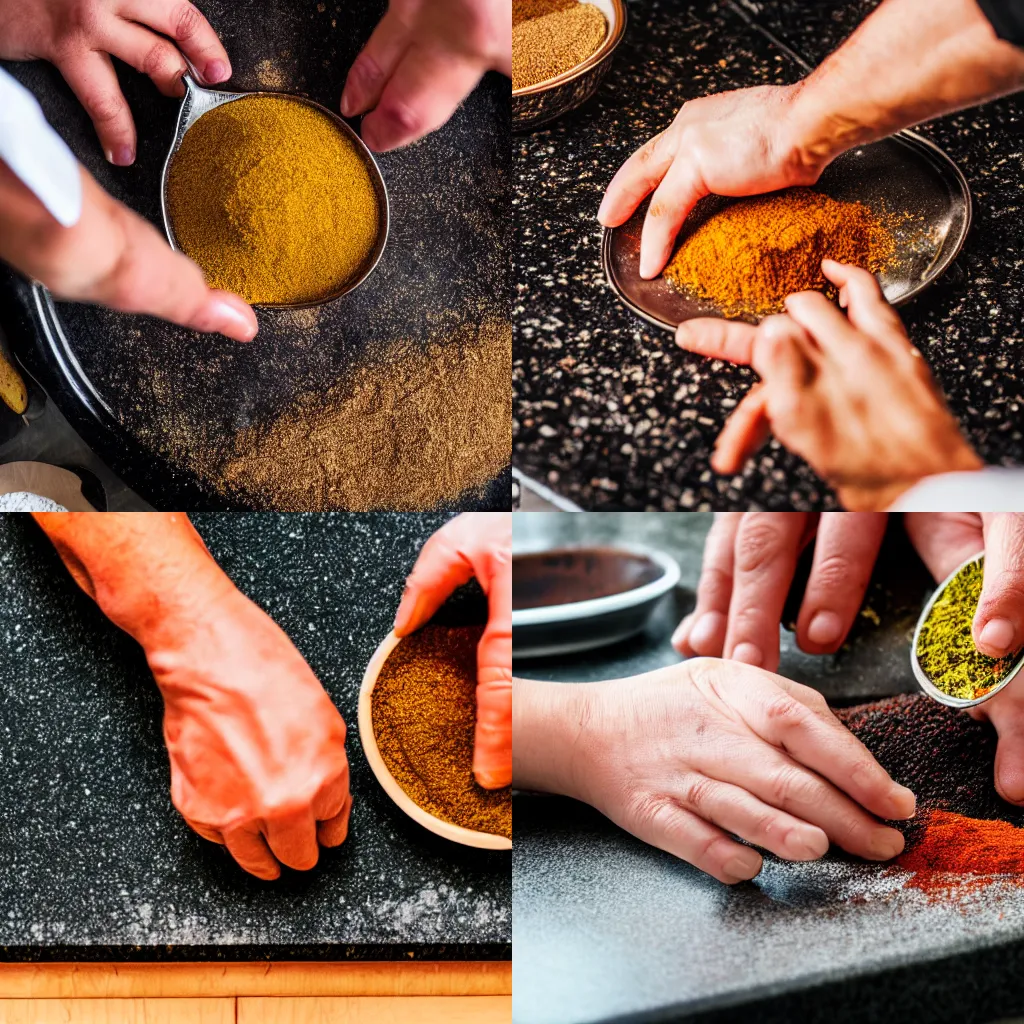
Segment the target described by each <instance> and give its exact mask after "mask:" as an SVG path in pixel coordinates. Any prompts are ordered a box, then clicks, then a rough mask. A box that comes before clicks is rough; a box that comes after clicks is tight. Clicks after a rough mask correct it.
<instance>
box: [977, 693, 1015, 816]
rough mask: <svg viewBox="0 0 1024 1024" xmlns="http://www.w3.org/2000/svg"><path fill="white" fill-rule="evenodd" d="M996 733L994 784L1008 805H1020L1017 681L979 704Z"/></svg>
mask: <svg viewBox="0 0 1024 1024" xmlns="http://www.w3.org/2000/svg"><path fill="white" fill-rule="evenodd" d="M982 707H984V708H985V712H984V716H985V717H987V718H988V719H989V721H990V722H991V723H992V725H993V726H994V727H995V730H996V732H997V733H998V735H999V742H998V744H997V746H996V764H995V783H996V791H997V792H998V793H999V795H1000V796H1001V797H1002V798H1003V799H1004V800H1006V801H1008V802H1009V803H1011V804H1024V696H1022V692H1021V690H1020V689H1019V684H1018V683H1017V682H1013V683H1010V685H1009V686H1008V687H1007V688H1006V689H1005V690H1004V691H1003V692H1002V693H998V694H996V696H995V697H993V698H992V699H991V700H990V701H988V702H987V703H986V704H984V705H982Z"/></svg>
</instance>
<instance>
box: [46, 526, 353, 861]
mask: <svg viewBox="0 0 1024 1024" xmlns="http://www.w3.org/2000/svg"><path fill="white" fill-rule="evenodd" d="M33 518H34V519H35V520H36V521H37V522H38V523H39V525H40V526H41V527H42V528H43V530H44V531H45V532H46V534H47V536H49V538H50V539H51V540H52V541H53V543H54V546H55V547H56V548H57V551H58V553H59V554H60V556H61V558H62V559H63V561H64V563H65V565H66V566H67V567H68V570H69V571H70V572H71V574H72V576H73V577H74V579H75V582H76V583H78V585H79V586H80V587H82V589H83V590H85V591H86V593H88V594H89V595H90V596H91V597H92V598H93V599H94V600H95V601H96V603H97V604H98V605H99V606H100V608H101V609H102V610H103V612H104V614H106V615H107V617H108V618H110V620H111V621H112V622H113V623H115V625H117V626H119V627H120V628H121V629H123V630H125V631H126V632H127V633H129V634H131V635H132V636H133V637H135V639H136V640H137V641H138V642H139V643H140V645H141V646H142V649H143V650H144V651H145V653H146V658H147V659H148V661H149V665H150V668H151V669H152V671H153V675H154V677H155V679H156V682H157V685H158V686H159V687H160V691H161V693H162V695H163V698H164V708H165V711H164V738H165V740H166V742H167V750H168V754H169V755H170V760H171V800H172V801H173V803H174V806H175V807H176V808H177V809H178V811H179V812H180V813H181V814H182V816H183V817H184V818H185V820H186V821H187V822H188V824H189V825H190V826H191V827H192V828H193V829H195V831H196V832H198V833H199V834H200V835H201V836H203V837H204V838H206V839H209V840H211V841H213V842H216V843H223V844H224V845H226V846H227V848H228V850H229V851H230V853H231V854H232V855H233V856H234V858H235V859H236V860H237V861H238V863H239V864H240V865H241V866H242V867H243V868H245V870H246V871H249V872H251V873H252V874H254V875H256V876H257V877H259V878H263V879H273V878H277V877H278V875H280V873H281V868H280V865H281V864H285V865H287V866H288V867H292V868H296V869H298V870H305V869H308V868H311V867H313V865H314V864H316V861H317V857H318V847H317V841H318V840H319V842H320V843H321V844H322V845H324V846H337V845H338V844H340V843H341V842H343V841H344V839H345V836H346V834H347V832H348V818H349V812H350V810H351V807H352V798H351V796H350V795H349V782H348V761H347V759H346V756H345V723H344V721H342V718H341V715H340V714H339V713H338V710H337V708H335V706H334V704H333V703H332V702H331V700H330V698H329V697H328V696H327V694H326V693H325V692H324V689H323V687H322V686H321V685H320V683H319V681H318V680H317V678H316V676H314V675H313V672H312V670H311V669H310V668H309V666H308V665H307V664H306V662H305V661H304V660H303V658H302V656H301V655H300V654H299V652H298V651H297V650H296V649H295V647H294V646H293V645H292V643H291V641H290V640H289V639H288V637H287V636H285V634H284V633H283V632H282V630H281V629H280V628H279V627H278V626H277V625H276V624H275V623H274V622H273V621H272V620H271V619H270V617H269V616H268V615H266V614H265V613H264V612H263V611H262V610H261V609H259V608H258V607H257V606H256V605H255V604H253V603H252V602H251V601H250V600H249V599H248V598H247V597H245V596H244V595H243V594H242V593H241V592H240V591H239V590H238V589H237V588H236V587H235V585H234V584H233V583H232V582H231V580H230V579H229V578H228V577H227V576H226V575H225V573H224V572H223V570H221V568H220V567H219V566H218V565H217V563H216V562H215V561H214V560H213V558H212V557H211V556H210V554H209V552H208V551H207V550H206V547H205V545H204V544H203V542H202V540H201V538H200V537H199V534H198V533H196V531H195V530H194V529H193V527H192V525H191V523H190V522H189V520H188V517H187V516H185V515H184V514H183V513H181V512H170V513H159V512H150V513H145V512H135V513H118V512H83V513H74V512H40V513H34V514H33Z"/></svg>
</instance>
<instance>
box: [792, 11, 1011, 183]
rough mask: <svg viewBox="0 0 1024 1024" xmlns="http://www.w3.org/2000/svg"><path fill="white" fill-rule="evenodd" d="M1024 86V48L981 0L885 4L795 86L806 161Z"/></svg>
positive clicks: (823, 158) (797, 121)
mask: <svg viewBox="0 0 1024 1024" xmlns="http://www.w3.org/2000/svg"><path fill="white" fill-rule="evenodd" d="M1022 86H1024V49H1019V48H1018V47H1016V46H1013V45H1012V44H1010V43H1007V42H1004V41H1003V40H1001V39H999V38H998V36H997V35H996V33H995V31H994V30H993V28H992V26H991V24H990V23H989V21H988V19H987V18H986V17H985V15H984V14H983V13H982V11H981V9H980V8H979V7H978V5H977V3H976V2H975V0H884V2H883V3H882V4H881V6H880V7H879V8H878V9H877V10H876V11H875V12H874V13H873V14H872V15H871V16H870V17H869V18H867V19H866V20H865V21H864V23H863V24H862V25H861V26H860V27H859V28H858V29H857V31H856V32H854V34H853V35H852V36H851V37H850V39H849V40H847V42H846V43H844V44H843V46H841V47H840V48H839V49H838V50H837V51H836V52H835V53H834V54H832V55H831V56H830V57H829V58H828V59H827V60H826V61H825V62H824V63H823V64H821V66H820V67H818V68H817V70H815V71H814V72H813V73H812V74H811V75H810V76H809V77H808V78H807V79H806V80H805V81H804V82H803V83H801V85H800V86H798V87H797V89H796V98H795V100H794V103H793V124H794V130H795V132H796V135H797V137H798V138H799V139H800V144H801V146H802V148H803V149H804V150H805V152H806V153H807V157H806V159H807V160H808V161H809V162H813V163H821V162H825V163H827V162H828V160H830V159H832V158H833V157H834V156H837V155H838V154H839V153H841V152H843V151H845V150H847V149H850V148H852V147H853V146H856V145H859V144H861V143H864V142H869V141H871V140H873V139H878V138H882V137H883V136H886V135H889V134H891V133H892V132H895V131H898V130H899V129H901V128H907V127H909V126H910V125H914V124H917V123H919V122H921V121H924V120H927V119H928V118H931V117H937V116H939V115H941V114H947V113H950V112H952V111H954V110H961V109H963V108H964V107H970V106H974V105H975V104H978V103H982V102H984V101H985V100H989V99H994V98H995V97H997V96H1002V95H1005V94H1007V93H1010V92H1014V91H1015V90H1017V89H1020V88H1021V87H1022Z"/></svg>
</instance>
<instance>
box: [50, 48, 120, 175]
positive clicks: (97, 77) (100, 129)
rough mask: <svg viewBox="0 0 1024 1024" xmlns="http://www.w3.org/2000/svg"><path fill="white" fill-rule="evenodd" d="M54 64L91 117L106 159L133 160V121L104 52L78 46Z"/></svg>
mask: <svg viewBox="0 0 1024 1024" xmlns="http://www.w3.org/2000/svg"><path fill="white" fill-rule="evenodd" d="M57 67H58V68H59V70H60V73H61V74H62V75H63V76H64V80H65V81H66V82H67V83H68V85H69V86H70V87H71V90H72V92H74V94H75V95H76V96H77V97H78V100H79V102H80V103H81V104H82V106H83V107H84V108H85V112H86V113H87V114H88V115H89V117H90V118H91V119H92V123H93V125H94V126H95V128H96V134H97V136H99V140H100V145H101V146H102V147H103V153H104V155H105V156H106V158H107V160H108V161H109V162H110V163H112V164H115V165H117V166H118V167H127V166H129V165H130V164H131V163H133V162H134V160H135V122H134V121H132V115H131V111H130V110H129V109H128V103H127V101H126V100H125V98H124V96H123V95H122V93H121V86H120V85H119V84H118V81H117V75H116V73H115V72H114V65H113V64H112V63H111V61H110V58H109V57H108V56H107V55H106V54H105V53H99V52H98V51H96V50H77V51H75V52H74V54H72V55H70V56H68V57H67V58H65V59H62V60H60V61H59V62H58V64H57Z"/></svg>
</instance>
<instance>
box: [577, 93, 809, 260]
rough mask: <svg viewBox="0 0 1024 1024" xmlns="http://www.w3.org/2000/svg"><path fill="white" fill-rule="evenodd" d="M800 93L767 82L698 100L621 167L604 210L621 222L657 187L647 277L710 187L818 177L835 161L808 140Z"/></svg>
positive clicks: (768, 187)
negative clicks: (797, 108) (795, 114)
mask: <svg viewBox="0 0 1024 1024" xmlns="http://www.w3.org/2000/svg"><path fill="white" fill-rule="evenodd" d="M795 95H796V89H795V87H793V86H774V85H762V86H757V87H755V88H752V89H737V90H736V91H735V92H725V93H720V94H718V95H715V96H703V97H701V98H700V99H696V100H691V101H690V102H688V103H685V104H684V105H683V106H682V108H680V111H679V113H678V114H677V115H676V119H675V120H674V121H673V122H672V124H671V125H670V126H669V127H668V128H667V129H665V131H663V132H661V134H659V135H655V136H654V138H653V139H651V140H650V141H649V142H647V143H646V144H645V145H644V146H642V147H641V148H640V149H638V150H637V151H636V152H635V153H634V154H633V155H632V156H631V157H630V158H629V159H628V160H627V161H626V162H625V163H624V164H623V165H622V167H620V168H619V170H618V173H617V174H616V175H615V177H614V178H612V181H611V184H610V185H609V186H608V190H607V191H606V192H605V195H604V199H603V200H602V201H601V208H600V209H599V211H598V214H597V216H598V220H600V222H601V223H602V224H603V225H605V226H606V227H618V226H619V225H620V224H624V223H625V222H626V221H627V220H629V218H630V217H631V216H632V215H633V212H634V210H636V208H637V207H638V206H639V205H640V203H641V202H643V200H644V199H645V198H646V197H647V196H648V195H649V194H650V193H652V192H653V193H654V195H653V196H651V205H650V206H649V207H648V210H647V215H646V217H645V218H644V226H643V233H642V235H641V239H640V276H641V277H645V278H651V277H656V276H657V275H658V274H659V273H661V271H662V270H663V269H664V267H665V264H666V263H667V262H668V259H669V256H671V254H672V249H673V246H674V243H675V238H676V235H677V234H678V233H679V229H680V227H682V224H683V221H684V220H685V219H686V216H687V214H689V212H690V211H691V210H692V209H693V207H694V206H695V205H696V203H697V201H698V200H699V199H701V198H703V197H704V196H706V195H708V194H709V193H715V194H717V195H723V196H750V195H756V194H758V193H761V192H772V191H774V190H775V189H780V188H786V187H787V186H790V185H811V184H813V183H814V182H815V181H817V180H818V176H819V175H820V174H821V172H822V171H823V170H824V168H825V166H826V164H827V162H828V161H827V159H825V157H824V154H815V153H814V152H812V151H810V150H808V149H804V148H801V145H800V142H799V136H798V135H797V133H796V132H795V130H794V128H793V125H792V117H791V110H792V106H793V101H794V98H795Z"/></svg>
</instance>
